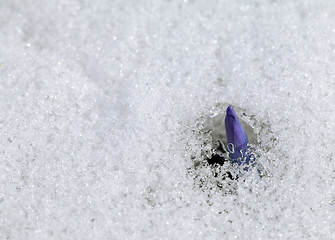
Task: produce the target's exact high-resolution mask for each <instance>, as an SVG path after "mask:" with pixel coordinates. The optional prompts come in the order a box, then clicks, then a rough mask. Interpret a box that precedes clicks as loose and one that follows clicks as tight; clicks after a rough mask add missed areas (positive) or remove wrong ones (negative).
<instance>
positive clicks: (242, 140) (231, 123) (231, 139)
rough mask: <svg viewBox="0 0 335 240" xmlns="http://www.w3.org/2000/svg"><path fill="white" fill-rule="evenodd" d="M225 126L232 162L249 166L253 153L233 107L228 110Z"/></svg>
mask: <svg viewBox="0 0 335 240" xmlns="http://www.w3.org/2000/svg"><path fill="white" fill-rule="evenodd" d="M225 125H226V135H227V145H228V151H229V158H230V161H231V162H232V163H238V165H245V164H246V165H248V164H249V161H250V159H251V158H253V156H252V151H251V149H250V148H249V146H248V142H249V141H248V136H247V134H246V132H245V130H244V128H243V126H242V124H241V122H240V120H239V119H238V117H237V115H236V113H235V111H234V108H233V106H229V107H228V108H227V115H226V118H225Z"/></svg>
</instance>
